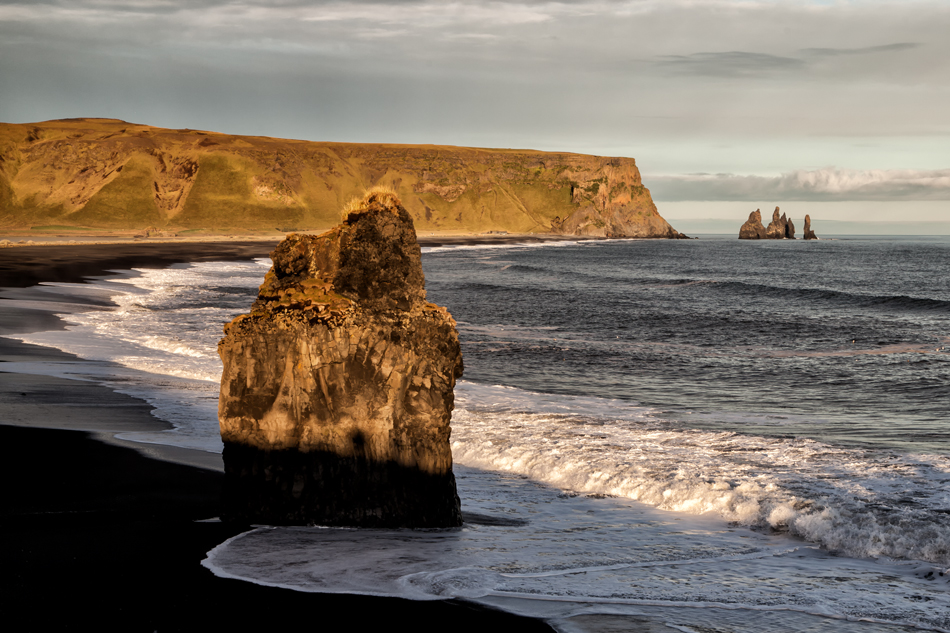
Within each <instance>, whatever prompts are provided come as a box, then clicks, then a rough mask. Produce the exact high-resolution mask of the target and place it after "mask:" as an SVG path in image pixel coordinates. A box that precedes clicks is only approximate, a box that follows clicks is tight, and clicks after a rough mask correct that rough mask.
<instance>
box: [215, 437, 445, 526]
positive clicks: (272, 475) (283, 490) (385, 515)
mask: <svg viewBox="0 0 950 633" xmlns="http://www.w3.org/2000/svg"><path fill="white" fill-rule="evenodd" d="M224 463H225V481H224V495H223V504H224V508H223V513H222V519H223V520H225V521H230V522H240V523H268V524H273V525H334V526H352V527H374V528H392V527H412V528H446V527H458V526H460V525H462V513H461V511H460V504H459V498H458V495H457V494H456V492H455V475H454V474H453V473H452V472H451V471H450V472H448V473H447V474H443V475H432V474H429V473H425V472H422V471H419V470H417V469H414V468H407V467H405V466H400V465H399V464H397V463H395V462H379V461H372V460H368V459H366V458H362V457H341V456H340V455H337V454H335V453H330V452H321V451H314V452H310V453H303V452H301V451H298V450H296V449H291V450H272V451H268V450H262V449H259V448H254V447H249V446H245V445H240V444H234V443H225V446H224Z"/></svg>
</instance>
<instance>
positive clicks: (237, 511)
mask: <svg viewBox="0 0 950 633" xmlns="http://www.w3.org/2000/svg"><path fill="white" fill-rule="evenodd" d="M344 212H345V213H346V219H345V220H344V221H343V223H342V224H340V225H339V226H337V227H336V228H334V229H331V230H330V231H328V232H326V233H323V234H321V235H298V234H294V235H290V236H288V237H287V238H286V239H285V240H284V241H283V242H281V243H280V245H278V247H277V249H276V250H275V251H274V252H273V253H272V254H271V259H272V260H273V261H274V266H273V268H272V269H271V270H270V272H268V273H267V276H266V278H265V280H264V283H263V285H262V286H261V288H260V294H259V296H258V299H257V302H256V303H255V304H254V306H253V308H252V310H251V313H250V314H247V315H242V316H239V317H237V318H236V319H234V320H233V321H232V322H231V323H230V324H228V325H227V326H225V337H224V339H222V341H221V342H220V343H219V345H218V352H219V354H220V356H221V360H222V362H223V364H224V373H223V375H222V378H221V399H220V404H219V419H220V423H221V437H222V439H223V440H224V444H225V449H224V462H225V493H224V506H225V507H224V516H223V518H225V519H226V520H232V521H246V522H265V523H276V524H320V525H353V526H379V527H383V526H385V527H397V526H406V527H449V526H457V525H460V524H461V513H460V509H459V499H458V495H457V494H456V488H455V477H454V475H453V474H452V453H451V448H450V446H449V434H450V427H449V422H450V418H451V412H452V408H453V405H454V393H453V388H454V386H455V381H456V379H457V378H458V377H459V376H461V375H462V356H461V350H460V347H459V341H458V333H457V332H456V329H455V321H454V320H453V319H452V317H451V316H450V315H449V313H448V312H447V311H446V310H445V309H444V308H440V307H439V306H436V305H433V304H431V303H427V302H426V295H425V288H424V283H425V279H424V276H423V273H422V265H421V261H420V250H419V245H418V244H417V242H416V236H415V230H414V228H413V223H412V219H411V218H410V216H409V214H408V213H407V212H406V210H405V209H404V208H403V207H402V205H401V203H400V202H399V200H398V198H397V197H396V196H395V194H393V193H392V192H387V191H380V190H371V191H370V192H369V193H367V194H366V196H365V197H364V198H363V199H362V200H361V201H355V202H354V203H351V204H350V205H348V206H347V208H346V209H344Z"/></svg>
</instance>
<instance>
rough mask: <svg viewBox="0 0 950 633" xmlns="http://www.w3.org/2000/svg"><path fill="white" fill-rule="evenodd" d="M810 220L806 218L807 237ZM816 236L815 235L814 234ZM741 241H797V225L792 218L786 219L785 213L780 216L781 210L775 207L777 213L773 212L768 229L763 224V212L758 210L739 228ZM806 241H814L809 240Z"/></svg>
mask: <svg viewBox="0 0 950 633" xmlns="http://www.w3.org/2000/svg"><path fill="white" fill-rule="evenodd" d="M809 221H810V220H809V218H808V216H807V215H806V216H805V230H806V235H807V231H808V230H809ZM812 235H814V233H812ZM739 239H740V240H794V239H795V224H794V223H793V222H792V220H791V219H790V218H787V217H785V214H784V213H783V214H782V215H781V216H779V208H778V207H775V211H773V212H772V221H771V222H769V225H768V227H766V226H764V225H763V224H762V212H761V211H760V210H759V209H756V210H755V211H753V212H752V213H750V214H749V219H748V220H746V222H745V224H743V225H742V226H741V227H740V228H739ZM805 239H814V238H808V237H806V238H805Z"/></svg>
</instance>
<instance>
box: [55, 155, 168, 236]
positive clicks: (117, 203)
mask: <svg viewBox="0 0 950 633" xmlns="http://www.w3.org/2000/svg"><path fill="white" fill-rule="evenodd" d="M153 178H154V175H153V174H152V167H151V164H150V162H149V161H148V160H147V159H145V158H142V157H139V156H133V157H132V158H130V159H129V161H128V162H127V163H126V164H125V165H124V166H123V167H122V171H121V172H120V173H119V175H118V176H117V177H116V178H115V180H113V181H112V182H110V183H109V184H107V185H105V186H104V187H103V188H102V189H100V190H99V193H97V194H96V195H94V196H93V197H92V199H90V200H89V202H87V203H86V206H84V207H83V208H82V209H80V210H79V211H75V212H73V213H71V214H69V215H68V216H67V218H68V219H69V220H70V222H71V223H75V224H79V225H83V226H94V227H102V228H117V229H135V228H141V227H145V226H149V225H161V224H164V223H165V219H164V218H163V217H162V213H161V211H159V209H158V206H157V205H156V204H155V197H154V195H153V193H152V182H153Z"/></svg>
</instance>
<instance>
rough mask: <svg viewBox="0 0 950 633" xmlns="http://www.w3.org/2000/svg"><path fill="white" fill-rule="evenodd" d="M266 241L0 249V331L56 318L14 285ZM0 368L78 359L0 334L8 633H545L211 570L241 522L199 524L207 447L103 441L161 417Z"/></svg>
mask: <svg viewBox="0 0 950 633" xmlns="http://www.w3.org/2000/svg"><path fill="white" fill-rule="evenodd" d="M276 243H277V241H276V240H274V242H273V243H269V242H239V243H234V242H230V243H229V242H212V243H208V242H200V243H196V242H188V243H176V244H170V243H164V244H145V243H136V244H134V245H126V244H123V245H120V244H108V245H96V246H77V245H67V246H34V247H29V246H25V247H22V248H16V249H2V250H0V289H2V290H7V289H14V290H13V292H12V295H13V296H10V294H11V293H8V292H4V293H3V294H4V295H5V296H4V297H3V298H0V335H2V334H17V333H27V332H31V331H46V330H52V329H62V328H63V327H65V326H64V325H63V322H62V320H61V319H60V318H59V317H57V316H56V315H55V314H53V312H51V311H48V310H44V309H37V308H35V307H33V308H27V307H22V306H17V305H16V304H15V303H12V302H11V299H12V300H16V299H23V298H24V295H26V294H28V291H24V290H22V289H24V288H28V287H31V286H35V285H37V284H39V283H42V282H72V283H78V282H81V281H82V280H83V279H84V278H86V277H95V276H97V275H102V274H107V273H108V272H109V271H110V270H114V269H128V268H136V267H166V266H168V265H171V264H175V263H181V262H192V261H213V260H218V261H220V260H237V259H253V258H256V257H266V256H267V254H268V253H269V252H270V251H271V250H272V248H273V246H274V245H276ZM18 289H19V290H18ZM51 297H53V298H51V299H47V300H48V301H56V298H55V295H51ZM87 303H90V304H92V305H96V304H95V302H87ZM98 305H106V304H103V303H100V304H98ZM51 307H52V306H51ZM7 362H31V363H33V362H41V363H73V364H76V365H82V364H87V363H92V362H93V361H86V360H83V359H80V358H78V357H76V356H74V355H71V354H67V353H65V352H62V351H60V350H56V349H53V348H47V347H41V346H37V345H31V344H27V343H22V342H20V341H16V340H12V339H7V338H0V474H2V476H3V477H4V479H5V481H7V482H8V483H7V485H6V489H5V497H6V498H5V501H6V503H5V504H3V506H2V509H0V516H2V517H3V519H4V520H3V521H2V526H3V527H2V530H3V536H4V538H5V540H6V542H7V546H6V547H4V548H3V549H2V554H0V564H2V565H3V568H4V572H5V573H4V574H3V580H2V581H0V595H3V599H2V601H3V605H4V609H3V610H4V613H5V615H7V616H8V618H9V619H11V621H13V622H20V623H21V625H20V627H21V630H59V629H76V628H80V627H84V625H86V624H87V623H95V624H96V625H97V627H98V628H100V629H105V630H138V629H142V630H150V631H151V630H196V629H199V628H200V629H209V628H211V629H212V630H213V629H214V628H224V627H227V628H233V629H236V630H245V629H248V628H260V629H262V630H266V629H267V628H273V627H274V626H276V625H280V624H282V623H283V622H286V623H287V624H291V623H295V622H299V614H300V613H313V614H314V615H313V616H312V617H313V624H317V625H319V624H320V623H321V617H322V616H321V614H322V613H323V612H333V613H337V614H339V613H344V614H345V613H347V612H350V611H352V612H356V613H357V614H358V616H357V617H358V622H359V625H360V626H361V627H374V628H375V627H380V628H382V627H386V626H391V625H392V622H393V621H400V620H401V621H405V622H410V623H412V624H413V625H414V627H415V628H417V629H419V630H422V631H441V630H443V629H444V628H445V627H446V626H451V628H453V630H457V631H485V630H491V629H493V628H495V629H501V630H508V629H513V628H518V629H520V630H524V631H529V632H530V631H539V632H540V631H551V630H552V629H551V628H550V626H549V625H548V624H547V623H545V622H543V621H541V620H537V619H531V618H525V617H521V616H516V615H513V614H510V613H506V612H503V611H500V610H495V609H491V608H487V607H482V606H480V605H476V604H473V603H469V602H466V601H464V600H455V599H453V600H444V601H431V602H429V601H427V602H417V601H410V600H405V599H400V598H381V597H372V596H361V595H350V594H317V593H303V592H298V591H293V590H290V589H278V588H274V587H265V586H261V585H256V584H253V583H250V582H246V581H242V580H233V579H226V578H220V577H218V576H215V575H214V574H212V572H211V571H209V570H207V569H206V568H204V567H203V566H202V565H201V560H202V559H203V558H204V557H205V554H206V553H207V552H208V551H209V550H211V549H212V548H213V547H215V546H217V545H219V544H220V543H222V542H224V541H225V540H227V539H228V538H230V537H232V536H235V535H237V534H239V533H241V532H243V531H245V530H246V529H248V526H239V525H229V524H224V523H221V522H219V521H216V520H210V521H209V519H215V518H216V517H217V516H218V514H219V507H220V491H221V485H222V482H223V473H222V472H221V471H220V466H218V467H216V466H215V462H217V464H220V462H221V457H220V455H215V454H211V453H204V452H202V451H195V450H191V449H183V448H175V447H170V446H162V445H150V444H141V443H133V442H129V441H125V440H118V439H115V438H114V437H113V436H114V434H115V433H123V432H129V431H148V430H164V429H167V428H170V425H168V424H167V423H165V422H163V421H161V420H159V419H157V418H155V417H154V416H152V415H151V411H152V407H151V406H150V405H148V404H146V403H145V402H144V401H142V400H139V399H137V398H134V397H132V396H127V395H123V394H120V393H116V392H115V391H113V390H112V389H110V388H109V387H106V386H103V385H100V384H98V383H95V382H91V381H83V380H73V379H68V378H61V377H53V376H46V375H41V374H29V373H14V372H10V371H6V370H5V369H4V364H5V363H7Z"/></svg>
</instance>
